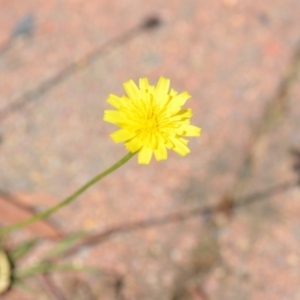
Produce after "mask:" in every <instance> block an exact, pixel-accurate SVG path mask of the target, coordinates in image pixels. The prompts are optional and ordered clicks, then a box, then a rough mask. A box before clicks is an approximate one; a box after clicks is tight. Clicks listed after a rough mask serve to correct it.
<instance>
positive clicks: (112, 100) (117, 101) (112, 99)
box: [107, 94, 123, 109]
mask: <svg viewBox="0 0 300 300" xmlns="http://www.w3.org/2000/svg"><path fill="white" fill-rule="evenodd" d="M107 102H108V103H109V104H110V105H112V106H113V107H115V108H117V109H119V108H121V107H122V102H123V101H122V99H121V98H120V97H118V96H116V95H113V94H110V95H109V96H108V99H107Z"/></svg>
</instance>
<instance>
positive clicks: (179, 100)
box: [171, 92, 191, 107]
mask: <svg viewBox="0 0 300 300" xmlns="http://www.w3.org/2000/svg"><path fill="white" fill-rule="evenodd" d="M189 98H191V95H190V94H189V93H188V92H183V93H181V94H179V95H177V96H175V97H174V98H173V99H172V102H171V104H172V105H174V106H179V107H182V106H183V105H184V104H185V102H186V101H187V100H188V99H189Z"/></svg>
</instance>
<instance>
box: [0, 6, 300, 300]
mask: <svg viewBox="0 0 300 300" xmlns="http://www.w3.org/2000/svg"><path fill="white" fill-rule="evenodd" d="M299 16H300V2H299V0H265V1H251V0H211V1H205V0H186V1H179V0H174V1H162V0H153V1H148V2H147V1H142V0H123V1H116V0H110V1H108V0H99V1H96V0H88V1H83V0H65V1H62V0H53V1H38V0H29V1H18V0H9V1H8V0H0V28H1V31H0V223H1V225H7V224H12V223H13V222H16V221H19V220H21V219H24V218H25V217H26V216H29V215H30V214H32V213H33V211H37V210H38V211H39V210H43V209H46V208H47V207H49V206H51V205H53V204H55V203H57V202H58V201H59V200H61V199H63V198H64V197H66V196H68V195H69V194H70V193H72V192H73V191H74V190H75V189H76V188H78V187H79V186H81V185H82V184H84V183H85V182H86V181H88V180H89V179H90V178H92V177H93V176H95V175H96V174H97V173H99V172H100V171H102V170H104V169H105V168H107V167H109V166H110V165H111V164H113V163H114V162H116V161H117V160H118V159H120V158H121V157H122V156H123V155H125V153H126V150H125V148H124V145H123V144H118V145H116V144H114V143H113V142H112V140H111V139H110V137H109V134H110V133H111V132H113V131H114V130H115V129H116V128H115V127H114V126H113V125H110V124H108V123H104V122H103V112H104V110H105V109H108V108H109V105H108V104H107V102H106V99H107V97H108V95H109V94H110V93H113V94H116V95H123V94H124V90H123V87H122V83H123V82H124V81H127V80H129V79H133V80H135V81H137V80H138V78H140V77H148V78H149V80H150V82H151V83H152V84H156V82H157V80H158V78H159V77H160V76H165V77H167V78H170V79H171V86H172V88H174V89H175V90H177V91H179V92H182V91H188V92H189V93H190V94H191V95H192V98H191V100H189V101H188V102H187V105H186V107H190V108H192V109H193V112H194V116H193V119H192V120H193V124H195V125H197V126H199V127H201V128H202V130H203V131H202V132H203V134H202V136H201V137H200V138H193V139H191V141H190V148H191V153H190V155H188V156H187V157H185V158H181V157H179V156H177V155H176V154H174V153H171V152H170V153H169V158H168V160H166V161H163V162H156V161H154V160H153V161H152V162H151V164H150V165H149V166H140V165H138V164H137V161H136V159H135V158H134V159H132V160H131V161H130V162H129V163H127V164H126V165H125V166H123V167H122V168H121V169H120V170H118V171H116V172H115V173H114V174H112V175H110V176H109V177H107V178H105V179H104V180H103V181H101V182H100V183H98V184H97V185H96V186H94V187H93V188H91V189H90V190H89V191H88V192H86V193H85V194H84V195H83V196H81V197H80V198H79V199H77V201H75V202H74V203H73V204H71V205H70V206H68V207H66V208H64V209H63V210H61V211H60V212H59V213H58V214H56V215H54V216H53V217H51V218H50V220H49V222H40V223H37V224H36V225H34V226H31V227H30V228H29V229H26V230H22V231H20V232H16V233H14V234H13V235H12V236H11V238H10V239H11V241H10V243H11V245H14V243H17V242H18V241H20V240H24V239H26V238H28V237H36V236H37V237H42V243H41V245H40V247H39V249H38V250H36V254H35V255H34V257H33V258H29V259H28V260H29V261H34V259H36V257H37V256H38V255H39V254H38V253H42V252H43V251H45V249H47V248H48V247H50V246H51V245H53V244H55V239H57V237H62V236H65V235H67V234H70V233H73V232H77V231H82V230H84V231H90V232H91V233H94V234H96V235H97V239H95V240H94V241H93V243H90V244H88V243H87V244H84V245H82V246H81V247H79V248H77V249H76V251H74V252H73V253H72V254H70V255H69V256H68V257H67V258H62V259H63V260H65V261H68V262H72V263H76V264H79V265H82V264H84V265H87V266H97V267H99V268H100V269H101V270H103V274H102V275H101V276H95V275H91V274H79V275H78V274H73V273H64V274H55V275H54V276H52V278H51V280H53V284H54V285H55V289H57V290H60V291H61V295H64V296H61V297H62V298H59V297H58V296H57V298H55V297H54V296H53V295H52V296H53V297H54V298H53V299H84V300H88V299H117V300H118V299H125V300H135V299H139V300H164V299H170V300H180V299H186V300H240V299H241V300H242V299H243V300H247V299H255V300H260V299H262V300H268V299H270V300H282V299H289V300H291V299H300V287H299V280H300V250H299V249H300V247H299V246H300V229H299V228H300V202H299V200H300V191H299V176H300V174H299V173H300V171H299V170H300V134H299V129H300V79H299V77H298V73H299V69H300V50H299V49H300V48H299V45H300V44H299V42H300V18H299ZM207 207H209V208H208V209H206V208H207ZM203 208H204V209H203ZM25 263H26V262H25ZM32 284H33V285H35V289H36V292H35V294H32V293H28V292H24V291H21V290H15V289H13V290H12V291H10V292H9V293H8V294H6V295H5V296H3V299H18V300H23V299H24V300H27V299H29V300H31V299H52V298H49V297H50V296H49V295H48V294H47V293H46V292H45V290H44V289H43V288H42V286H41V285H40V284H39V281H38V280H36V282H35V281H34V279H33V282H32ZM50 294H51V293H50ZM63 297H64V298H63ZM1 299H2V298H1Z"/></svg>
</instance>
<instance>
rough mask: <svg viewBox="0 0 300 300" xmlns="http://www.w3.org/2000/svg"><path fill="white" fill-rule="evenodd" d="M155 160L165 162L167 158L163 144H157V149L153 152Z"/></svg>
mask: <svg viewBox="0 0 300 300" xmlns="http://www.w3.org/2000/svg"><path fill="white" fill-rule="evenodd" d="M154 155H155V158H156V160H165V159H167V158H168V153H167V149H166V146H165V145H164V144H158V146H157V149H155V150H154Z"/></svg>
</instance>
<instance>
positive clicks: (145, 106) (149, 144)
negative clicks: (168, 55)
mask: <svg viewBox="0 0 300 300" xmlns="http://www.w3.org/2000/svg"><path fill="white" fill-rule="evenodd" d="M123 86H124V89H125V91H126V93H127V95H128V96H122V97H118V96H115V95H109V98H108V100H107V102H108V103H110V104H111V105H112V106H114V107H115V108H116V109H117V111H116V110H106V111H105V112H104V120H105V121H107V122H110V123H113V124H115V125H118V126H119V127H121V129H119V130H117V131H116V132H114V133H112V134H111V138H112V139H113V140H114V142H116V143H120V142H125V146H126V148H127V149H128V150H129V151H130V152H138V163H139V164H149V162H150V160H151V157H152V154H153V153H154V156H155V158H156V159H157V160H164V159H167V157H168V154H167V149H172V150H174V151H175V152H177V153H178V154H180V155H181V156H185V155H186V154H188V153H189V152H190V150H189V148H188V147H187V144H188V140H186V139H184V138H182V136H200V132H201V128H199V127H196V126H193V125H190V118H191V117H192V111H191V109H184V110H182V109H181V108H182V106H183V105H184V104H185V102H186V101H187V100H188V99H189V98H190V97H191V96H190V95H189V94H188V93H187V92H183V93H181V94H178V93H177V92H176V91H174V90H173V89H172V90H171V91H169V86H170V80H169V79H166V78H164V77H161V78H160V79H159V81H158V83H157V85H156V86H152V85H149V82H148V79H147V78H141V79H140V80H139V87H137V86H136V84H135V83H134V82H133V81H132V80H129V81H127V82H125V83H124V84H123Z"/></svg>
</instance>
